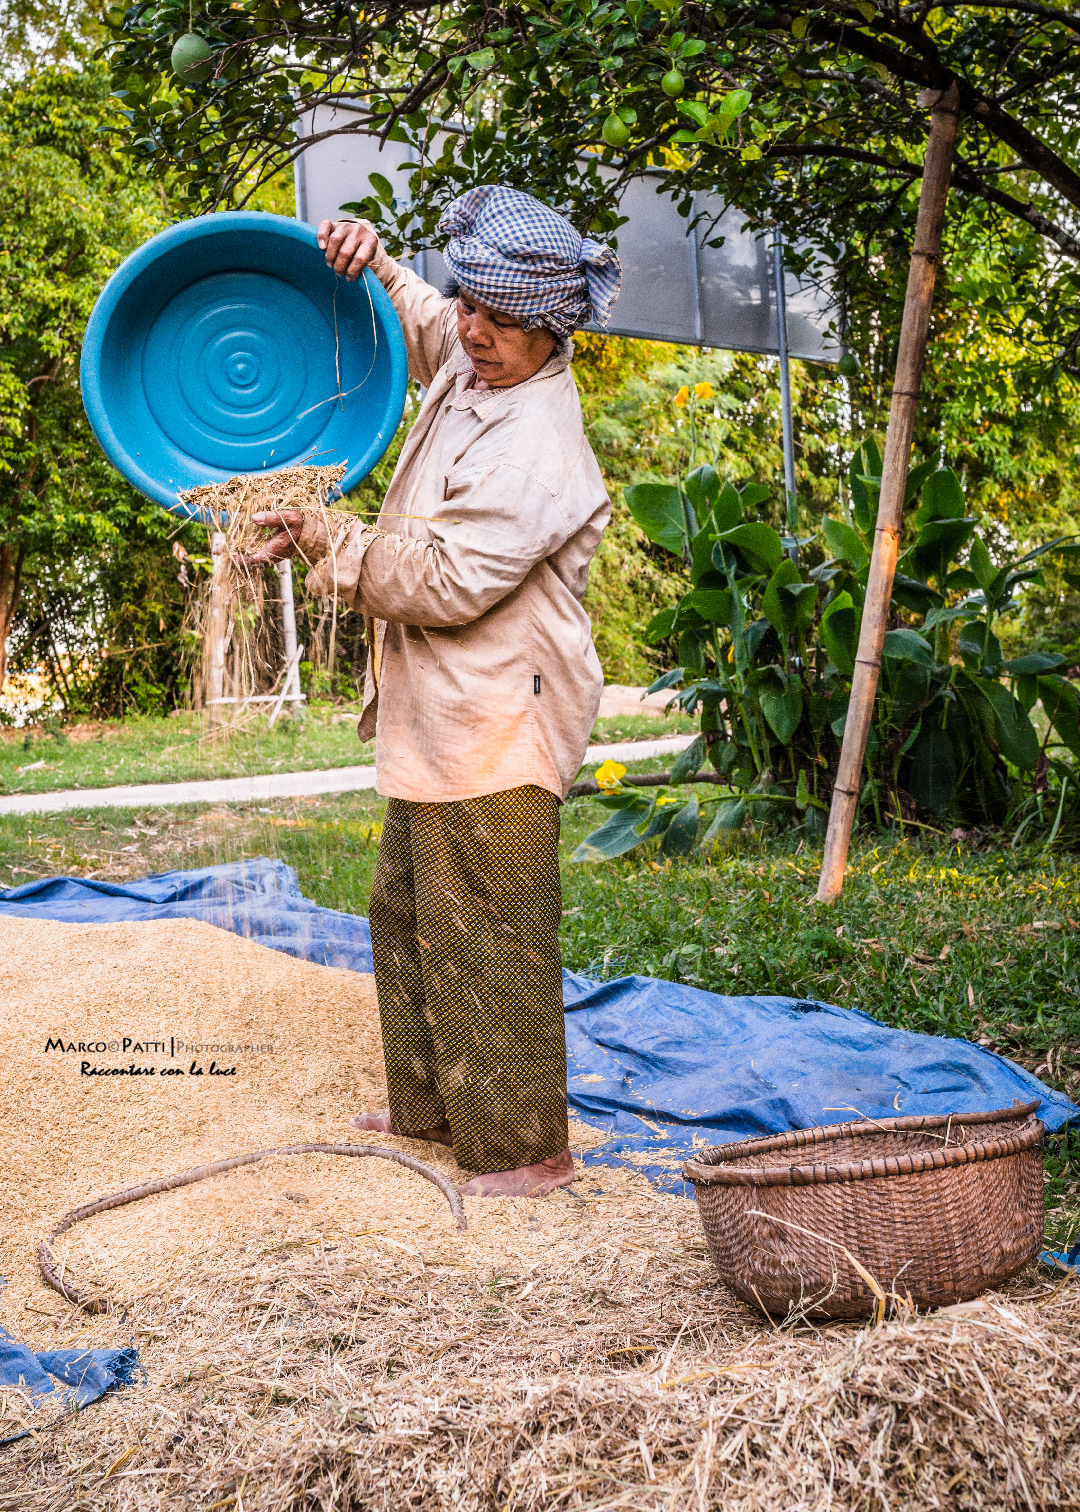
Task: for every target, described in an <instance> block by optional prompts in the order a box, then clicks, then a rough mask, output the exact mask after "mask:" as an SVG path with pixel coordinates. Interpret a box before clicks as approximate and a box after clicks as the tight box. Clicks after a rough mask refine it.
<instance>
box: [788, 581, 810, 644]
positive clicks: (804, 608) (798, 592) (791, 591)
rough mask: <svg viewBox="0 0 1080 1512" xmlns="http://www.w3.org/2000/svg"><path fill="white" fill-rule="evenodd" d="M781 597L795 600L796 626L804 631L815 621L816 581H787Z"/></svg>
mask: <svg viewBox="0 0 1080 1512" xmlns="http://www.w3.org/2000/svg"><path fill="white" fill-rule="evenodd" d="M780 597H781V598H785V599H786V598H790V599H793V600H794V602H795V628H796V629H797V630H801V631H803V632H804V633H805V632H806V631H807V630H809V628H810V626H811V625H812V624H813V623H814V611H815V610H816V609H817V600H818V585H817V584H816V583H785V584H784V587H783V590H782V591H781V594H780Z"/></svg>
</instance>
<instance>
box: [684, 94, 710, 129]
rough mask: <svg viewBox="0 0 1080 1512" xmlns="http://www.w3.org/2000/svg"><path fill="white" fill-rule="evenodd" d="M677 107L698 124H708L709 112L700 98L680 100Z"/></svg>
mask: <svg viewBox="0 0 1080 1512" xmlns="http://www.w3.org/2000/svg"><path fill="white" fill-rule="evenodd" d="M678 109H679V110H681V111H682V113H683V115H685V116H689V117H690V119H691V120H692V121H693V122H694V123H695V124H696V125H698V126H707V125H708V124H709V112H708V110H707V109H706V108H705V106H704V105H703V104H702V103H701V101H700V100H680V101H679V103H678Z"/></svg>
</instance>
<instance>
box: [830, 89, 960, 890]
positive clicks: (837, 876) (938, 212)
mask: <svg viewBox="0 0 1080 1512" xmlns="http://www.w3.org/2000/svg"><path fill="white" fill-rule="evenodd" d="M928 95H929V97H928ZM959 101H960V93H959V90H958V89H957V86H956V83H955V81H954V82H953V83H952V84H950V86H949V88H948V89H947V90H945V91H944V92H942V93H940V94H932V95H930V94H929V92H927V94H924V95H922V96H920V100H919V103H920V104H926V105H929V106H930V134H929V139H928V141H927V144H926V158H925V161H924V163H923V179H922V192H921V194H920V196H919V216H918V221H917V223H916V227H915V244H914V246H913V247H912V249H911V266H910V268H909V270H908V283H907V295H906V297H905V300H904V315H903V320H902V322H901V325H900V347H899V350H898V352H897V358H896V376H895V378H894V380H893V391H892V404H891V406H890V408H889V428H888V431H887V433H886V437H885V460H884V462H883V463H882V468H881V496H880V499H879V501H878V514H877V526H876V528H875V531H874V550H873V555H872V556H871V559H870V576H869V580H868V582H867V585H866V601H865V603H864V605H863V617H862V629H861V630H860V632H859V649H858V652H857V654H856V657H855V675H854V677H853V678H852V680H851V698H850V701H849V703H848V712H847V722H846V724H845V726H844V743H843V746H842V748H841V751H840V767H839V770H838V771H837V774H836V783H835V785H834V787H833V793H832V806H831V808H830V810H829V829H828V833H827V834H826V837H825V854H824V857H823V858H822V863H821V879H820V881H819V883H818V890H817V900H818V902H819V903H833V902H835V901H836V899H837V898H838V897H839V896H840V889H841V888H842V887H843V885H844V869H845V867H846V865H847V855H848V846H849V845H850V843H851V829H852V825H853V824H854V822H855V808H856V804H857V803H858V800H859V787H860V778H861V775H862V767H863V759H864V757H865V755H866V741H867V737H868V735H869V733H870V721H871V719H872V718H873V714H874V699H875V696H876V694H877V685H878V674H879V672H880V670H881V648H882V646H883V645H884V643H885V631H886V629H887V627H888V622H889V606H890V604H891V603H892V585H893V578H894V577H895V575H896V558H897V553H898V548H899V542H900V532H901V529H902V528H903V523H904V488H905V485H906V483H907V473H908V462H909V460H910V458H911V438H912V433H913V431H914V427H915V410H916V406H917V404H918V399H919V384H920V382H921V380H922V370H923V362H924V360H925V357H926V337H927V332H928V330H929V327H930V309H931V305H932V303H933V298H934V277H935V274H936V272H937V261H938V256H939V254H940V252H941V233H942V228H943V226H944V223H945V202H946V200H947V198H948V194H949V177H950V174H951V172H952V159H953V148H954V146H955V143H956V127H957V121H958V118H959V114H960V109H959Z"/></svg>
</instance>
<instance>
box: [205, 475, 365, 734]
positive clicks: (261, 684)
mask: <svg viewBox="0 0 1080 1512" xmlns="http://www.w3.org/2000/svg"><path fill="white" fill-rule="evenodd" d="M344 473H345V465H344V463H342V464H340V465H335V466H333V467H315V466H298V467H284V468H281V469H280V470H279V471H277V472H269V473H244V474H241V475H240V476H239V477H235V478H229V479H227V480H226V481H224V482H221V483H205V484H200V485H199V486H198V487H197V488H192V489H189V490H188V492H187V493H185V494H183V495H182V497H183V499H184V500H185V502H186V503H188V504H191V505H193V506H194V507H195V508H197V509H199V510H201V511H202V516H203V519H204V520H206V521H207V523H208V525H209V526H210V529H211V532H220V533H221V534H222V535H223V536H224V545H223V546H222V548H221V549H220V550H219V551H218V552H217V554H216V556H215V561H214V572H213V575H212V577H211V578H210V579H208V580H206V581H205V582H204V583H203V584H202V585H201V588H200V590H199V592H198V593H197V594H195V595H194V597H193V599H192V602H191V604H190V606H189V610H188V615H187V622H186V626H185V628H186V629H187V631H188V633H189V634H190V635H191V636H192V638H193V639H194V640H195V641H196V643H197V644H198V645H199V646H200V648H201V658H202V661H201V668H200V669H199V675H200V684H201V687H202V688H203V689H209V688H210V686H211V663H212V660H213V655H214V648H215V645H218V644H219V643H220V644H223V646H224V648H225V653H224V654H225V656H226V657H227V660H228V663H229V673H228V676H227V679H226V681H227V686H228V687H229V689H230V690H231V691H230V693H229V695H228V696H230V697H233V698H237V699H241V700H242V699H244V698H248V697H251V696H252V695H254V694H256V693H259V692H265V691H266V690H267V689H268V688H270V687H272V686H273V685H274V684H275V682H276V680H277V679H278V678H279V677H280V675H281V672H282V668H281V655H280V646H279V644H278V640H279V638H278V635H277V630H276V626H275V625H274V624H273V623H272V621H271V620H270V619H269V618H268V616H267V615H266V607H267V594H266V573H265V571H264V569H263V568H261V567H256V568H252V567H251V566H249V564H248V562H247V560H246V558H247V556H248V554H249V553H250V552H252V551H254V550H255V549H256V548H257V547H258V546H261V545H264V544H265V543H266V541H267V540H268V539H269V537H268V535H267V532H266V529H265V527H263V526H261V525H256V524H255V523H254V520H253V516H254V515H256V514H260V513H263V512H266V511H268V510H284V509H295V510H299V511H300V512H301V513H302V514H306V515H314V516H317V517H318V518H319V519H320V520H321V521H322V522H323V524H324V525H325V526H326V528H327V532H328V534H329V536H330V539H331V540H332V541H333V540H334V539H335V538H336V537H337V536H339V535H340V532H341V530H342V527H343V526H347V525H349V524H352V522H353V521H354V520H355V518H356V517H355V515H353V514H349V513H347V512H346V511H343V510H338V509H332V508H331V507H330V506H329V505H328V503H327V500H328V499H329V498H331V497H332V496H333V495H334V492H335V490H336V485H337V484H338V483H339V482H340V481H341V478H342V477H343V476H344ZM331 614H332V621H331V629H330V645H329V653H328V665H329V666H331V667H332V666H333V665H334V641H335V638H336V628H337V604H336V595H335V602H334V605H333V609H332V611H331ZM309 649H310V648H309ZM309 660H310V657H309ZM231 722H234V721H229V720H227V719H226V718H222V720H221V721H220V723H222V724H226V723H231Z"/></svg>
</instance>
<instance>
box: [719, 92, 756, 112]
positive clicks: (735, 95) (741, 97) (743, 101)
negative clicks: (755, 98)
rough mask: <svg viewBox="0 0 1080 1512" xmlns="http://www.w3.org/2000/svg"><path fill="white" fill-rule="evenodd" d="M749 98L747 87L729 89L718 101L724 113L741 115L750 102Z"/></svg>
mask: <svg viewBox="0 0 1080 1512" xmlns="http://www.w3.org/2000/svg"><path fill="white" fill-rule="evenodd" d="M750 98H751V96H750V91H749V90H748V89H730V90H728V92H727V94H726V95H725V96H724V98H723V99H722V100H721V101H720V109H721V110H722V111H723V113H724V115H728V116H738V115H742V113H743V111H744V110H745V109H746V107H747V106H748V105H749V103H750Z"/></svg>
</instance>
